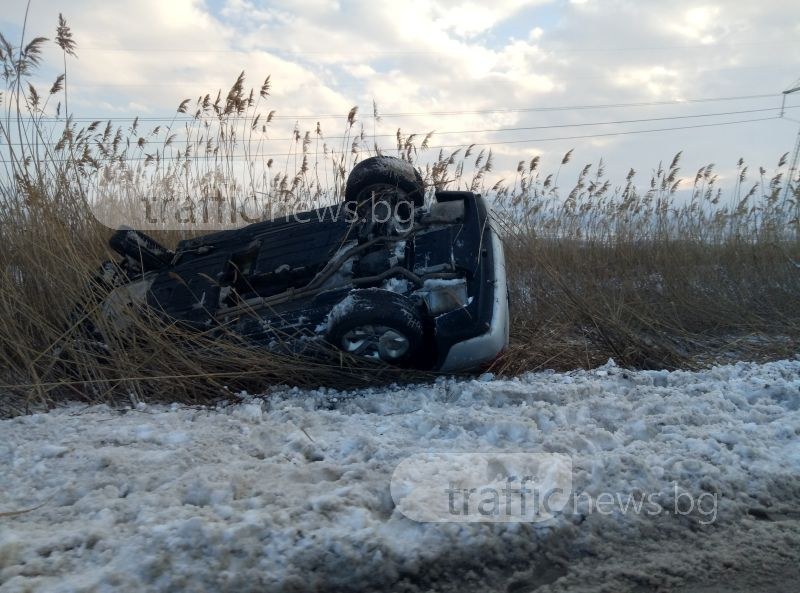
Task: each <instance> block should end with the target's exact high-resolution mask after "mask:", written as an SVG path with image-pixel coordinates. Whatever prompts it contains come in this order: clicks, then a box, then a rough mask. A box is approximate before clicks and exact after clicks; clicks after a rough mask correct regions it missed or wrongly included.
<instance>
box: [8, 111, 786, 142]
mask: <svg viewBox="0 0 800 593" xmlns="http://www.w3.org/2000/svg"><path fill="white" fill-rule="evenodd" d="M789 109H800V105H795V106H791V107H784V108H781V107H765V108H762V109H744V110H740V111H720V112H716V113H698V114H692V115H670V116H664V117H645V118H639V119H618V120H612V121H598V122H580V123H570V124H548V125H541V126H517V127H506V128H483V129H476V130H444V131H435V130H428V131H425V132H407V133H405V134H404V136H405V137H406V138H408V137H409V136H425V135H426V134H428V133H433V135H435V136H443V135H452V134H485V133H495V132H521V131H530V130H550V129H562V128H584V127H591V126H607V125H622V124H633V123H645V122H654V121H672V120H681V119H697V118H706V117H722V116H728V115H743V114H746V113H764V112H769V111H781V110H783V111H788V110H789ZM357 137H358V134H356V135H352V136H321V137H320V140H344V139H348V140H349V139H355V138H357ZM395 137H397V134H369V136H368V138H370V139H374V138H395ZM312 139H316V136H315V137H312ZM287 140H291V139H287V138H243V139H240V140H237V141H236V143H237V144H240V145H241V144H260V143H262V142H286V141H287ZM206 141H207V140H203V141H199V140H190V139H176V140H173V141H171V142H170V144H182V145H186V144H188V145H197V146H200V145H201V144H204V143H205V142H206ZM153 143H154V144H161V143H163V141H154V142H153ZM11 144H12V146H22V145H23V144H24V143H22V142H12V143H11ZM46 144H48V145H50V146H54V145H55V143H53V142H49V143H46Z"/></svg>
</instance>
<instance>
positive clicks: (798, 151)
mask: <svg viewBox="0 0 800 593" xmlns="http://www.w3.org/2000/svg"><path fill="white" fill-rule="evenodd" d="M797 91H800V78H798V79H797V80H796V81H795V82H794V84H793V85H791V86H790V87H789V88H788V89H786V90H785V91H783V98H782V99H781V115H780V116H781V117H783V110H784V107H785V106H786V97H788V96H789V95H791V94H792V93H796V92H797ZM798 161H800V130H797V140H795V143H794V153H793V154H792V164H791V165H790V166H789V177H788V178H787V179H786V185H785V186H784V188H783V199H784V200H786V197H787V196H788V195H789V187H790V186H791V185H792V181H793V180H794V176H795V173H796V172H797V165H798Z"/></svg>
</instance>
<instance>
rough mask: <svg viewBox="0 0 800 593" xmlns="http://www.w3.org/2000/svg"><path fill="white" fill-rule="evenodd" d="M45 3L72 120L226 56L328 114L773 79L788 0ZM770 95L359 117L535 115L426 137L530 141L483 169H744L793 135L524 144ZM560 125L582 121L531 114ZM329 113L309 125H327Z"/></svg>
mask: <svg viewBox="0 0 800 593" xmlns="http://www.w3.org/2000/svg"><path fill="white" fill-rule="evenodd" d="M572 4H581V3H578V2H574V1H573V2H572ZM24 9H25V2H24V0H6V5H5V6H4V18H6V19H9V18H12V17H11V16H10V15H17V17H18V19H19V20H21V18H22V15H23V14H24ZM59 11H66V12H65V16H66V17H67V19H68V20H69V22H70V24H71V25H72V27H73V30H74V34H75V38H76V40H77V42H78V53H79V59H78V60H77V61H76V60H71V61H70V66H69V67H70V84H71V85H72V86H71V91H70V105H71V107H72V108H73V109H75V110H76V111H78V112H79V114H85V115H87V116H95V115H98V116H101V115H103V114H106V115H112V114H122V113H125V112H128V113H127V114H129V115H136V114H139V113H146V112H149V113H150V114H164V115H166V114H169V113H172V112H174V108H175V106H176V105H177V104H178V103H179V102H180V101H181V100H182V99H183V98H184V97H187V96H197V95H199V94H200V93H205V92H208V91H212V90H213V89H216V88H225V89H227V88H228V87H229V86H230V84H231V83H232V82H233V81H234V80H235V78H236V76H237V75H238V73H239V72H240V71H241V70H245V71H246V72H247V74H248V79H249V80H250V81H252V83H253V84H256V85H257V84H259V83H260V82H261V80H263V78H264V77H265V76H266V75H267V74H271V75H272V81H273V92H272V96H271V97H270V99H269V102H268V105H269V108H270V109H276V110H277V111H278V113H279V114H309V115H314V114H328V113H342V114H343V115H344V114H345V113H346V112H347V110H348V109H349V108H350V107H351V106H352V105H354V104H359V105H360V106H361V107H362V113H363V112H367V113H369V112H371V101H372V99H373V98H374V99H375V100H376V102H377V103H378V107H379V110H380V111H381V112H383V113H397V112H402V113H408V112H430V111H450V112H452V111H482V110H491V109H495V110H502V109H507V108H536V107H541V106H557V105H562V106H564V105H590V104H604V103H628V102H641V101H648V100H652V99H659V100H661V99H668V100H669V99H675V98H679V97H683V98H691V97H715V96H728V95H749V94H754V93H762V92H776V93H777V92H779V91H780V90H782V89H783V88H784V87H785V86H786V85H787V84H788V83H789V82H791V81H792V80H794V79H796V77H797V71H798V70H800V66H798V65H799V64H800V48H798V47H797V45H796V44H793V43H792V41H793V40H794V38H795V37H796V32H797V22H798V18H800V7H798V5H797V4H796V2H793V1H791V0H773V1H772V2H762V3H752V2H744V1H743V0H742V1H735V2H734V1H731V2H726V3H725V4H724V5H723V4H721V3H719V4H703V5H698V4H696V3H695V2H691V1H689V0H670V1H665V2H658V3H656V2H635V3H634V2H631V1H630V0H608V1H607V2H605V3H603V4H602V5H600V4H599V3H596V2H587V3H586V4H583V5H581V6H576V7H572V8H571V7H569V6H567V5H565V4H563V3H561V2H556V1H555V0H552V1H546V0H533V1H531V2H521V1H516V0H502V1H500V2H496V3H495V4H494V5H492V6H491V8H489V5H488V4H485V3H481V2H477V0H476V1H469V0H433V1H425V0H408V1H406V2H391V3H390V2H374V1H368V0H355V1H353V2H348V3H340V2H335V1H330V0H314V1H312V2H302V3H299V2H296V1H295V0H275V1H272V2H267V1H262V0H227V1H226V2H225V4H224V6H222V7H221V8H220V9H219V10H218V11H216V12H214V11H212V10H211V9H210V7H209V5H208V4H206V3H205V2H203V1H202V0H174V1H173V0H170V1H169V2H166V1H164V0H139V1H136V2H134V1H133V0H120V1H119V2H114V3H109V2H101V1H100V0H74V1H73V2H71V3H70V4H69V6H64V5H63V3H60V2H56V0H40V1H38V2H36V3H35V4H34V6H33V12H32V15H31V22H30V24H29V27H28V28H29V31H34V32H35V33H36V34H45V35H52V31H53V29H54V25H55V21H56V18H57V15H58V12H59ZM777 56H781V60H777V59H776V57H777ZM50 57H52V58H57V57H58V56H57V54H55V53H53V54H50V55H49V58H50ZM49 58H48V59H49ZM57 61H58V60H56V63H57ZM48 82H49V81H48ZM773 103H774V102H770V101H769V100H765V101H761V102H758V101H749V102H740V103H734V104H726V103H721V104H715V103H709V104H703V105H699V106H698V105H696V104H685V105H679V106H663V107H658V106H654V107H651V108H637V109H631V108H628V109H616V110H614V109H605V110H577V111H555V112H535V111H505V112H496V113H461V114H458V115H447V116H443V115H432V114H428V115H422V116H404V117H386V118H385V119H384V121H383V122H382V123H380V124H378V130H377V131H378V133H393V132H394V131H395V130H396V129H397V128H398V127H401V128H403V130H407V131H415V132H416V131H419V132H424V131H428V130H431V129H436V130H439V131H440V132H445V131H454V130H456V131H457V130H486V129H494V128H501V127H529V128H536V129H532V130H520V131H515V132H475V131H471V132H465V133H460V134H448V135H445V134H442V135H441V136H434V139H433V140H432V142H431V144H433V145H445V144H447V145H449V144H457V143H459V142H467V143H469V142H476V143H481V142H496V141H502V140H519V139H522V140H526V139H529V140H531V142H529V143H519V144H509V145H496V146H494V149H495V153H496V154H497V155H498V160H497V168H498V171H499V170H513V167H514V166H515V165H516V161H517V160H519V158H529V157H530V156H532V154H535V153H537V152H540V151H544V152H552V153H554V154H557V155H558V157H560V156H561V154H563V152H565V150H566V149H568V148H570V147H572V146H576V147H577V151H576V154H581V153H582V151H583V154H581V158H580V159H578V160H580V161H581V162H583V161H588V160H597V159H598V158H599V157H600V156H605V157H606V160H607V161H608V162H609V171H611V172H613V173H618V174H620V176H621V175H624V172H626V171H627V168H628V167H630V166H633V167H634V168H637V169H639V170H648V169H649V168H650V167H651V166H652V165H654V164H655V162H657V161H658V160H660V159H665V158H669V157H671V155H672V154H674V152H677V150H679V149H681V148H687V147H690V150H688V151H687V152H686V159H687V161H688V163H687V168H689V169H691V168H694V169H695V170H696V169H697V168H698V167H699V165H700V164H704V163H705V162H706V161H715V162H718V163H725V162H735V160H736V158H738V156H740V154H739V153H741V156H745V157H746V159H747V160H748V161H751V163H752V164H753V165H754V166H755V165H757V164H759V163H762V162H766V163H771V162H772V161H774V160H775V155H776V154H777V153H779V152H783V151H784V150H788V149H789V148H791V145H792V140H793V131H792V130H791V129H789V127H788V126H783V127H778V126H780V122H764V123H762V124H748V126H747V127H746V128H742V127H736V126H731V127H729V128H707V129H703V130H698V131H691V130H689V131H684V132H680V131H676V132H671V133H668V132H665V133H660V134H649V135H631V136H619V137H601V138H594V139H592V138H587V139H570V140H563V141H560V142H540V141H539V140H540V139H542V138H553V137H567V136H580V135H589V134H592V133H593V132H595V131H597V132H607V131H611V130H620V131H621V130H629V129H631V126H627V127H626V126H620V125H616V126H597V127H595V126H585V124H587V123H593V122H602V121H615V120H620V119H634V118H647V117H659V116H672V115H685V114H692V113H695V114H696V113H708V112H716V111H730V110H736V109H748V108H761V107H765V106H772V105H773ZM798 115H800V113H798ZM743 117H745V116H743ZM754 117H755V116H754ZM678 123H683V122H681V121H679V122H678ZM292 124H293V122H291V121H289V122H285V121H284V122H283V123H280V122H277V121H276V122H275V123H274V128H273V132H272V133H271V134H272V135H273V137H283V136H282V135H287V134H288V131H287V130H288V128H289V127H291V125H292ZM568 124H581V126H582V127H575V128H571V127H560V128H542V127H541V126H548V125H558V126H565V125H568ZM340 125H341V121H336V122H331V121H329V120H328V121H324V122H323V126H325V127H326V129H328V130H330V129H339V126H340ZM312 126H313V124H312ZM639 127H640V128H646V127H648V126H647V124H641V125H640V126H639ZM650 127H665V124H664V123H663V122H662V123H654V124H652V125H651V126H650ZM743 129H744V130H746V131H747V137H746V141H745V138H744V137H743V135H742V134H743ZM389 144H390V145H391V141H389ZM553 158H554V160H555V158H556V157H555V156H554V157H553ZM553 164H555V163H553ZM615 167H616V169H615Z"/></svg>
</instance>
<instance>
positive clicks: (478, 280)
mask: <svg viewBox="0 0 800 593" xmlns="http://www.w3.org/2000/svg"><path fill="white" fill-rule="evenodd" d="M424 197H425V188H424V185H423V182H422V179H421V177H420V175H419V173H418V172H417V171H416V170H415V169H414V168H413V167H412V166H411V165H410V164H409V163H407V162H405V161H402V160H400V159H396V158H393V157H386V156H377V157H372V158H369V159H366V160H364V161H362V162H360V163H359V164H358V165H356V166H355V167H354V169H353V170H352V172H351V173H350V175H349V177H348V179H347V184H346V188H345V201H344V202H343V203H341V204H337V205H335V206H329V207H326V208H319V209H316V210H311V211H307V212H301V213H294V214H292V215H290V216H286V217H283V218H279V219H273V220H269V221H265V222H258V223H255V224H251V225H250V226H247V227H244V228H241V229H236V230H227V231H221V232H217V233H212V234H208V235H204V236H200V237H197V238H193V239H189V240H184V241H181V242H180V243H179V244H178V246H177V248H176V249H175V250H174V251H171V250H168V249H166V248H165V247H163V246H161V245H159V244H158V243H157V242H156V241H154V240H153V239H152V238H150V237H148V236H147V235H144V234H143V233H141V232H138V231H136V230H132V229H120V230H118V231H117V232H116V233H115V234H114V235H113V236H112V238H111V241H110V245H111V247H112V248H113V249H114V250H115V251H116V252H118V253H119V254H120V255H122V256H123V260H122V261H121V262H120V263H119V265H118V266H116V269H117V270H121V273H119V274H118V276H119V277H121V281H119V280H118V281H117V287H116V288H114V289H113V290H112V291H111V293H110V294H109V295H108V297H106V301H105V303H104V306H103V310H104V311H106V313H107V315H110V316H113V315H115V314H118V311H120V308H119V307H118V306H117V305H118V304H119V303H124V302H128V303H130V302H139V303H141V304H145V303H146V305H147V307H148V309H149V310H150V309H151V310H154V311H156V312H157V313H158V314H159V315H162V316H164V317H165V318H167V319H169V320H171V321H176V322H179V323H180V324H182V325H185V326H187V327H189V328H194V329H196V330H200V331H203V332H209V331H211V332H213V331H214V329H215V328H224V330H225V331H226V332H234V333H235V334H236V335H238V336H242V337H244V338H246V339H247V340H248V341H251V342H253V343H255V344H257V345H263V346H264V347H266V348H273V349H274V348H278V347H280V348H285V347H286V345H287V344H288V345H291V344H295V345H302V344H303V343H307V342H308V341H309V340H314V341H320V340H324V341H325V342H327V343H328V344H330V345H333V346H335V347H337V348H340V349H342V350H344V351H346V352H348V353H351V354H353V355H357V356H366V357H371V358H375V359H380V360H382V361H384V362H386V363H389V364H392V365H397V366H403V367H411V368H418V369H425V370H434V371H445V372H450V371H461V370H469V369H476V368H480V367H482V366H485V365H487V364H489V363H491V362H492V361H493V360H494V359H495V358H496V357H497V356H498V355H499V354H500V353H501V352H502V351H503V350H504V348H505V347H506V346H507V344H508V296H507V287H506V274H505V261H504V258H503V248H502V244H501V242H500V239H499V237H498V235H497V233H496V230H495V229H494V228H493V226H492V223H491V212H490V209H489V207H488V206H487V204H486V202H485V200H484V199H483V198H482V197H481V196H480V195H478V194H475V193H472V192H462V191H438V192H436V194H435V198H434V201H433V203H431V204H430V205H428V206H426V205H425V200H424ZM127 310H129V309H127ZM296 351H298V352H300V351H302V347H298V348H297V350H296Z"/></svg>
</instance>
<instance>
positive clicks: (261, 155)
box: [0, 116, 780, 163]
mask: <svg viewBox="0 0 800 593" xmlns="http://www.w3.org/2000/svg"><path fill="white" fill-rule="evenodd" d="M776 119H780V118H779V117H778V116H771V117H761V118H750V119H740V120H733V121H727V122H715V123H708V124H693V125H688V126H671V127H664V128H651V129H647V130H627V131H623V132H605V133H599V134H582V135H575V136H556V137H549V138H528V139H525V140H506V141H495V142H481V143H480V146H481V147H483V146H497V145H509V144H533V143H537V142H556V141H561V140H582V139H588V138H604V137H610V136H628V135H633V134H648V133H653V132H669V131H673V130H690V129H695V128H712V127H718V126H729V125H735V124H743V123H755V122H762V121H769V120H776ZM471 144H472V143H462V144H441V145H438V146H429V147H428V149H429V150H437V149H443V148H466V147H468V146H470V145H471ZM396 149H397V147H396V146H392V147H388V148H387V147H383V148H379V150H380V151H381V152H387V153H388V152H392V151H393V150H396ZM304 155H305V156H325V153H324V152H307V153H300V152H288V153H259V154H252V155H246V154H243V155H225V156H219V155H202V154H196V155H193V156H190V157H189V159H188V160H197V159H204V160H216V159H220V160H227V159H236V160H244V159H246V160H253V159H256V158H266V157H284V156H304ZM48 160H49V161H51V162H68V161H70V159H48ZM125 160H126V161H144V160H155V157H126V158H125ZM158 160H160V161H177V160H180V161H183V160H186V157H180V158H178V157H177V156H174V157H173V156H159V157H158ZM0 162H4V163H9V162H11V161H9V160H2V161H0Z"/></svg>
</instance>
